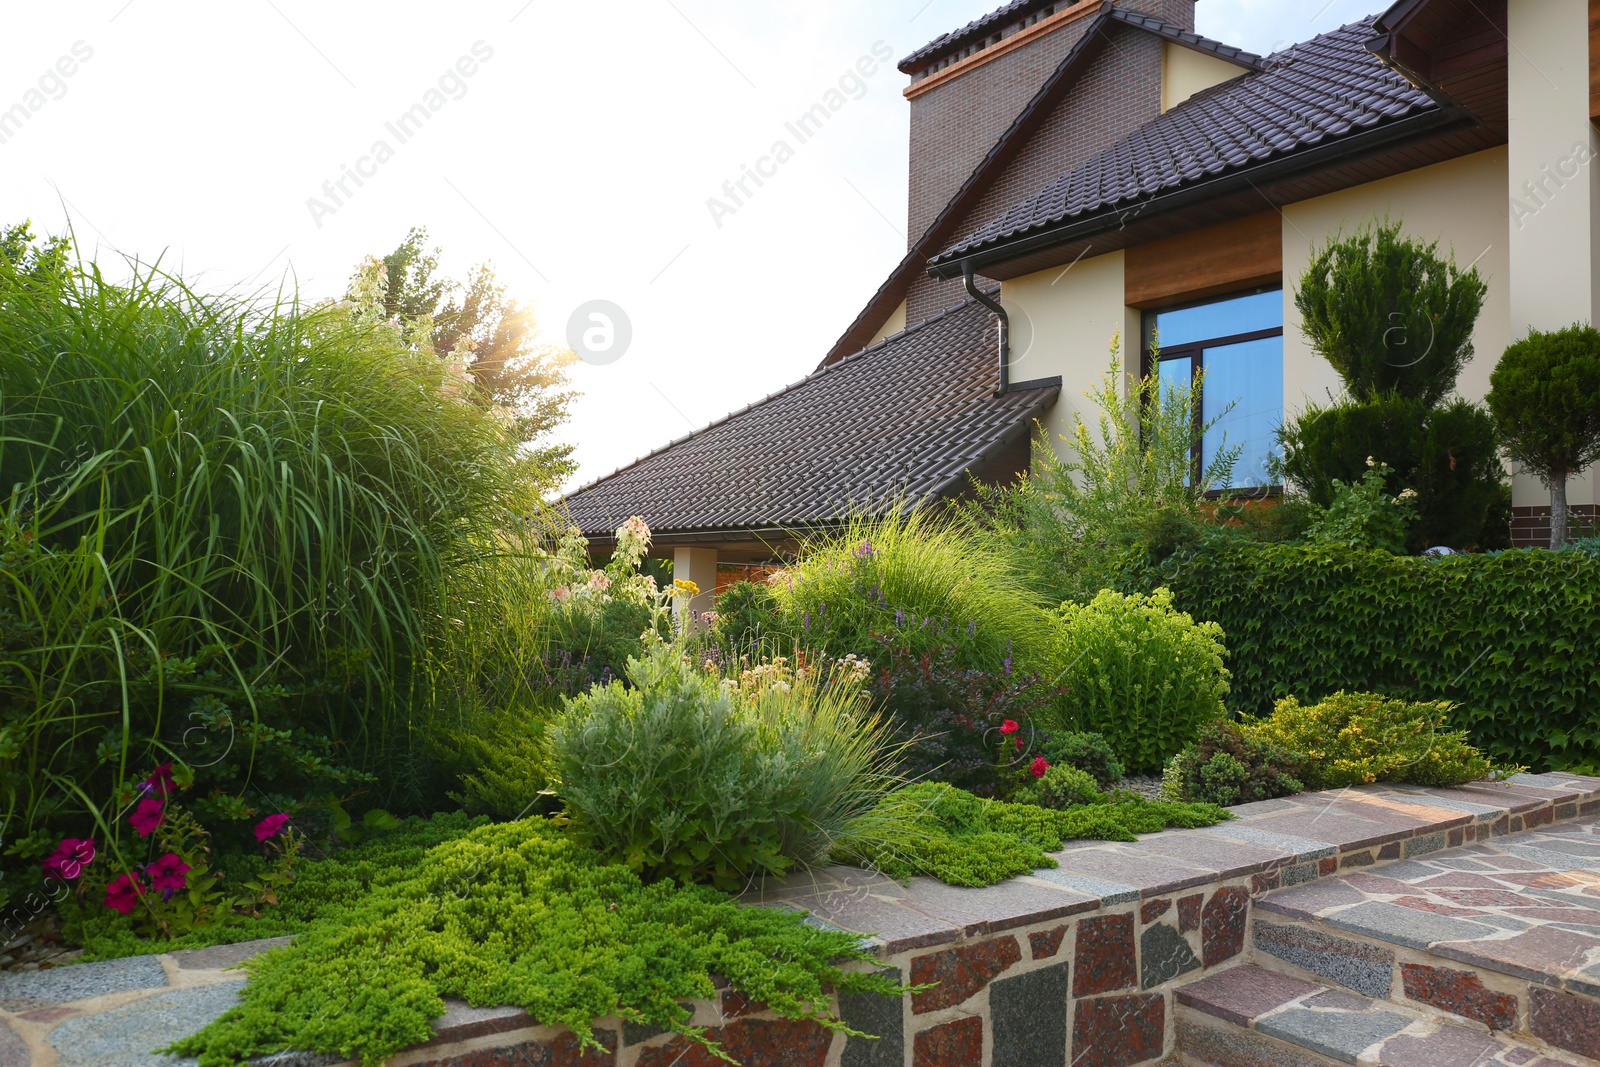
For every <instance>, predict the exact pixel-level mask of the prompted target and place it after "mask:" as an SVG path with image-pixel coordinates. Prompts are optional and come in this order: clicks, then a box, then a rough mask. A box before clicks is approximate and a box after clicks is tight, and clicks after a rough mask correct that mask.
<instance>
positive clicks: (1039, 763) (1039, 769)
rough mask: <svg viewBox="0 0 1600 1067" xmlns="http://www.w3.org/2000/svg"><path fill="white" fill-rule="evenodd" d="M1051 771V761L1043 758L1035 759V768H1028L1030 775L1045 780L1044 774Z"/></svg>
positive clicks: (1036, 757)
mask: <svg viewBox="0 0 1600 1067" xmlns="http://www.w3.org/2000/svg"><path fill="white" fill-rule="evenodd" d="M1049 769H1050V761H1049V760H1047V759H1045V758H1044V757H1043V756H1035V757H1033V766H1032V767H1029V768H1028V773H1030V774H1032V775H1033V776H1034V777H1035V778H1043V777H1044V772H1045V771H1048V770H1049Z"/></svg>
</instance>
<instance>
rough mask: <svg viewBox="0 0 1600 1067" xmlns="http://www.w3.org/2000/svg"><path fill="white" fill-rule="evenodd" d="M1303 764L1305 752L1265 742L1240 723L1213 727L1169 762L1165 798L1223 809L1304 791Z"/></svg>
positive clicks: (1164, 781)
mask: <svg viewBox="0 0 1600 1067" xmlns="http://www.w3.org/2000/svg"><path fill="white" fill-rule="evenodd" d="M1304 766H1305V757H1304V756H1302V755H1301V754H1300V753H1298V752H1294V751H1291V750H1289V749H1287V748H1284V747H1283V746H1281V745H1277V744H1272V743H1269V742H1267V741H1263V740H1261V739H1260V738H1259V737H1257V736H1255V735H1254V734H1253V733H1252V732H1250V731H1248V730H1245V729H1242V728H1241V727H1240V726H1239V724H1238V723H1233V722H1214V723H1209V724H1207V725H1206V726H1205V727H1204V728H1203V729H1202V730H1201V731H1200V736H1199V738H1198V739H1196V740H1195V742H1194V743H1193V744H1192V745H1189V746H1188V747H1187V748H1185V749H1184V750H1183V751H1182V752H1180V753H1178V754H1177V755H1176V756H1174V757H1172V759H1171V761H1170V762H1168V764H1167V767H1166V770H1165V772H1164V773H1163V774H1162V776H1161V795H1162V796H1163V797H1165V798H1167V799H1170V800H1189V801H1204V802H1206V803H1210V804H1220V805H1222V806H1223V807H1229V806H1231V805H1234V804H1248V803H1250V802H1251V801H1255V800H1271V799H1272V798H1273V797H1284V796H1289V795H1290V794H1293V793H1298V792H1300V791H1301V790H1303V789H1304V788H1305V783H1304V782H1303V781H1302V780H1301V777H1300V776H1301V775H1302V774H1303V773H1304V770H1303V768H1304Z"/></svg>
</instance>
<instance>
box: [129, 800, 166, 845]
mask: <svg viewBox="0 0 1600 1067" xmlns="http://www.w3.org/2000/svg"><path fill="white" fill-rule="evenodd" d="M166 806H167V802H166V801H164V800H157V799H156V798H155V797H145V798H144V799H143V800H141V801H139V807H138V810H136V811H135V812H134V813H133V814H132V815H130V816H128V825H129V826H131V827H133V828H134V830H135V831H136V832H137V833H138V834H139V836H140V837H149V836H150V831H152V830H154V829H155V828H156V827H158V826H160V825H161V824H162V823H163V822H165V821H166V818H167V813H166V812H165V811H163V810H162V809H163V808H165V807H166Z"/></svg>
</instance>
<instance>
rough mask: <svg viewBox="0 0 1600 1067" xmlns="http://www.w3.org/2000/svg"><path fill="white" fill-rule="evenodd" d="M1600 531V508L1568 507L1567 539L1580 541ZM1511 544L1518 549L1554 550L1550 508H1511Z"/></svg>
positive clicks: (1586, 505)
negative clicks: (1551, 546) (1552, 546)
mask: <svg viewBox="0 0 1600 1067" xmlns="http://www.w3.org/2000/svg"><path fill="white" fill-rule="evenodd" d="M1591 531H1594V532H1600V506H1596V505H1594V504H1569V505H1567V537H1568V538H1569V539H1576V538H1579V537H1586V536H1589V535H1590V533H1591ZM1511 543H1512V544H1513V545H1515V546H1516V547H1517V548H1549V547H1550V505H1548V504H1546V505H1544V506H1543V507H1524V508H1512V509H1511Z"/></svg>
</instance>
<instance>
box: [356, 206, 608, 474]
mask: <svg viewBox="0 0 1600 1067" xmlns="http://www.w3.org/2000/svg"><path fill="white" fill-rule="evenodd" d="M427 242H428V231H427V230H426V229H425V228H422V227H414V228H413V229H412V230H411V231H410V232H409V233H407V234H406V237H405V240H404V241H402V242H401V243H400V245H399V247H397V248H396V249H395V250H394V251H393V252H390V253H389V254H388V255H387V256H384V257H383V258H382V259H381V260H379V259H377V258H376V257H368V258H367V259H366V260H365V261H364V262H363V263H362V264H361V265H360V266H359V267H358V268H357V270H356V273H355V275H354V276H353V277H352V278H351V282H350V289H349V291H348V292H347V294H346V299H347V300H348V301H350V302H351V303H352V304H353V305H355V306H356V308H357V313H358V314H361V315H365V316H368V317H371V318H373V319H382V320H385V321H388V322H390V323H392V324H394V325H395V326H396V327H397V328H398V329H399V330H400V333H401V335H402V336H403V337H404V338H405V339H406V341H407V343H408V344H409V345H410V346H411V347H412V348H414V349H417V350H422V349H428V350H431V351H432V352H433V353H434V354H435V355H437V356H439V357H440V358H441V359H443V360H444V361H445V362H446V364H447V365H448V366H450V367H451V368H452V369H453V370H454V371H455V372H456V373H457V375H458V377H459V378H461V380H462V381H463V383H464V384H465V387H466V388H467V395H468V396H469V397H471V398H472V399H473V400H474V401H475V402H477V403H478V404H479V405H480V406H483V407H486V408H492V409H498V410H500V411H503V412H505V413H506V415H507V416H508V418H509V419H510V421H511V424H512V426H513V427H514V429H515V432H516V434H517V436H518V437H519V438H520V439H521V440H522V441H523V443H524V446H525V447H526V448H527V449H528V450H529V451H530V452H531V458H533V459H534V460H535V462H534V463H533V465H532V466H533V469H536V470H540V471H545V472H548V475H549V481H548V484H542V485H540V486H539V488H540V489H541V490H542V491H546V492H548V491H551V490H554V489H555V488H557V487H558V486H559V485H560V483H561V481H562V480H564V479H565V478H566V477H567V476H568V475H570V474H571V473H572V472H573V470H575V469H576V467H575V464H574V462H573V460H572V446H571V445H570V444H563V443H559V442H555V441H552V440H551V436H550V435H551V434H552V433H553V432H554V431H555V429H556V428H557V427H559V426H560V425H561V424H562V423H564V422H565V421H566V420H567V417H568V407H569V406H570V405H571V403H572V401H573V399H574V398H575V397H576V396H577V394H576V393H575V392H574V391H573V390H572V389H570V388H568V385H569V380H568V376H567V370H568V368H569V367H570V366H571V365H572V364H573V362H574V361H575V357H574V356H573V354H572V353H571V352H570V351H568V350H566V349H565V348H561V347H559V346H557V345H553V344H550V343H549V342H547V341H544V340H543V339H542V338H541V336H540V331H539V324H538V321H537V320H536V319H535V318H534V315H533V311H532V309H530V308H527V307H524V306H523V305H521V304H519V303H518V302H517V301H515V300H513V299H511V298H509V297H508V296H507V295H506V287H505V286H504V285H502V284H500V283H499V282H498V281H497V280H496V278H495V273H494V267H493V266H492V265H491V264H488V263H480V264H478V265H477V266H475V267H473V268H472V270H471V271H469V272H468V274H467V276H466V279H465V280H464V281H454V280H452V279H450V278H448V277H446V276H445V275H444V274H443V273H441V270H440V267H439V259H440V256H441V254H442V252H441V250H440V249H439V248H437V247H434V248H429V247H428V244H427Z"/></svg>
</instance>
